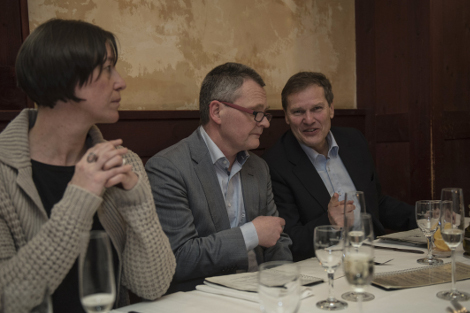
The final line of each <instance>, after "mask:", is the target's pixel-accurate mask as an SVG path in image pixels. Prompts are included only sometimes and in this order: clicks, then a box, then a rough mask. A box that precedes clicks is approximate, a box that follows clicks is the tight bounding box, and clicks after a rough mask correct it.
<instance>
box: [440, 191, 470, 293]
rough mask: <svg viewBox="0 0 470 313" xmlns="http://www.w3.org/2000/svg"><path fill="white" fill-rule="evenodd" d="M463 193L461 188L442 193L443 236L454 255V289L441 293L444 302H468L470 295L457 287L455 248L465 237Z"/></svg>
mask: <svg viewBox="0 0 470 313" xmlns="http://www.w3.org/2000/svg"><path fill="white" fill-rule="evenodd" d="M464 212H465V211H464V205H463V193H462V189H460V188H444V189H442V192H441V225H440V227H441V234H442V239H443V240H444V242H445V243H446V244H447V245H448V246H449V248H450V250H451V253H452V289H451V290H448V291H440V292H438V293H437V297H438V298H440V299H444V300H453V299H456V300H457V301H467V300H470V294H468V293H466V292H462V291H458V290H457V288H456V286H455V248H457V247H458V245H460V243H461V242H462V237H463V232H464V230H463V228H464V224H465V213H464Z"/></svg>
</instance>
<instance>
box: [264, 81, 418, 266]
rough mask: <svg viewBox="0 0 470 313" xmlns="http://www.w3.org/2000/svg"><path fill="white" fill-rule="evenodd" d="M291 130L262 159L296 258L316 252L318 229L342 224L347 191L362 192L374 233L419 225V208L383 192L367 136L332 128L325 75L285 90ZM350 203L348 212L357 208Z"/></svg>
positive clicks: (330, 95)
mask: <svg viewBox="0 0 470 313" xmlns="http://www.w3.org/2000/svg"><path fill="white" fill-rule="evenodd" d="M282 106H283V109H284V112H285V117H286V122H287V124H289V125H290V127H291V129H290V130H289V131H287V132H286V133H284V134H283V136H282V137H281V138H280V139H279V140H278V141H277V142H276V144H275V145H274V146H273V147H272V148H271V149H270V150H269V151H267V152H266V153H265V154H264V155H263V158H264V159H265V160H266V162H267V163H268V165H269V168H270V172H271V177H272V182H273V192H274V200H275V202H276V205H277V208H278V210H279V214H280V216H281V217H283V218H284V219H285V220H286V226H285V229H284V231H285V232H286V233H287V234H288V235H289V236H290V237H291V239H292V241H293V245H292V247H291V250H292V253H293V256H294V260H295V261H299V260H303V259H306V258H309V257H312V256H314V255H315V253H314V249H313V230H314V228H315V227H316V226H320V225H330V224H331V225H339V226H343V221H344V201H341V198H342V197H344V193H346V192H348V191H354V190H358V191H363V192H364V195H365V202H366V210H367V212H368V213H370V214H371V215H372V219H373V223H374V232H375V235H383V234H384V233H385V229H386V228H387V229H393V230H406V229H411V228H415V227H417V225H416V220H415V217H414V208H413V206H410V205H408V204H406V203H403V202H401V201H398V200H396V199H394V198H392V197H389V196H386V195H383V194H382V193H381V187H380V182H379V179H378V177H377V173H376V171H375V167H374V163H373V159H372V156H371V154H370V152H369V147H368V143H367V140H366V139H365V138H364V136H363V135H362V134H361V132H360V131H358V130H356V129H353V128H340V127H331V119H332V118H333V117H334V106H333V92H332V88H331V84H330V82H329V80H328V79H327V78H326V77H325V76H324V75H323V74H321V73H313V72H300V73H298V74H296V75H294V76H292V77H291V78H290V79H289V80H288V82H287V83H286V86H285V87H284V89H283V90H282ZM354 209H355V208H354V206H348V210H354Z"/></svg>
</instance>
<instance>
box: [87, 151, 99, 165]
mask: <svg viewBox="0 0 470 313" xmlns="http://www.w3.org/2000/svg"><path fill="white" fill-rule="evenodd" d="M86 161H87V162H88V163H94V162H96V161H98V156H97V155H96V154H94V153H93V152H90V153H88V155H87V157H86Z"/></svg>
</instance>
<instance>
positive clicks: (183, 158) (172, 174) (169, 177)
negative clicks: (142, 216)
mask: <svg viewBox="0 0 470 313" xmlns="http://www.w3.org/2000/svg"><path fill="white" fill-rule="evenodd" d="M145 169H146V171H147V173H148V177H149V179H150V186H151V187H152V193H153V197H154V200H155V206H156V208H157V213H158V217H159V218H160V223H161V225H162V228H163V230H164V231H165V233H166V235H167V236H168V238H169V239H170V244H171V247H172V249H173V252H174V254H175V257H176V272H175V276H174V278H173V283H172V286H171V287H170V292H174V291H179V290H183V291H184V290H192V289H194V288H195V286H196V285H197V284H201V283H202V282H203V280H204V278H205V277H209V276H216V275H222V274H230V273H235V272H236V270H238V269H244V270H246V269H247V268H248V255H247V251H246V246H245V241H244V239H243V235H242V232H241V230H240V228H239V227H235V228H230V222H229V218H228V214H227V210H226V208H225V201H224V197H223V194H222V191H221V189H220V185H219V181H218V179H217V174H216V172H215V169H214V165H213V164H212V160H211V157H210V154H209V150H208V148H207V146H206V144H205V142H204V140H203V139H202V136H201V134H200V131H199V130H196V131H194V132H193V133H192V134H191V135H190V136H189V137H187V138H185V139H183V140H181V141H180V142H178V143H177V144H175V145H173V146H171V147H169V148H168V149H165V150H163V151H161V152H159V153H157V154H156V155H154V156H153V157H152V158H151V159H149V160H148V162H147V164H146V166H145ZM240 175H241V183H242V194H243V202H244V204H245V211H246V215H247V221H251V220H253V219H254V218H255V217H257V216H260V215H265V216H278V212H277V209H276V205H275V203H274V199H273V193H272V189H271V179H270V177H269V169H268V166H267V165H266V162H264V161H263V160H262V159H261V158H260V157H258V156H256V155H254V154H251V153H250V157H249V158H248V159H247V161H246V162H245V164H244V165H243V167H242V169H241V171H240ZM291 243H292V241H291V240H290V239H289V237H288V236H287V235H286V234H282V235H281V238H280V239H279V240H278V242H277V244H276V245H275V246H273V247H271V248H268V249H266V248H262V247H260V246H258V247H256V248H255V253H256V257H257V260H258V263H263V262H265V261H271V260H292V254H291V252H290V249H289V246H290V245H291Z"/></svg>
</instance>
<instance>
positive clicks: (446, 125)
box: [442, 104, 470, 163]
mask: <svg viewBox="0 0 470 313" xmlns="http://www.w3.org/2000/svg"><path fill="white" fill-rule="evenodd" d="M467 105H468V104H467ZM442 136H443V138H444V140H448V139H467V138H470V111H469V110H467V111H456V112H444V113H443V119H442ZM469 163H470V160H469Z"/></svg>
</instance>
